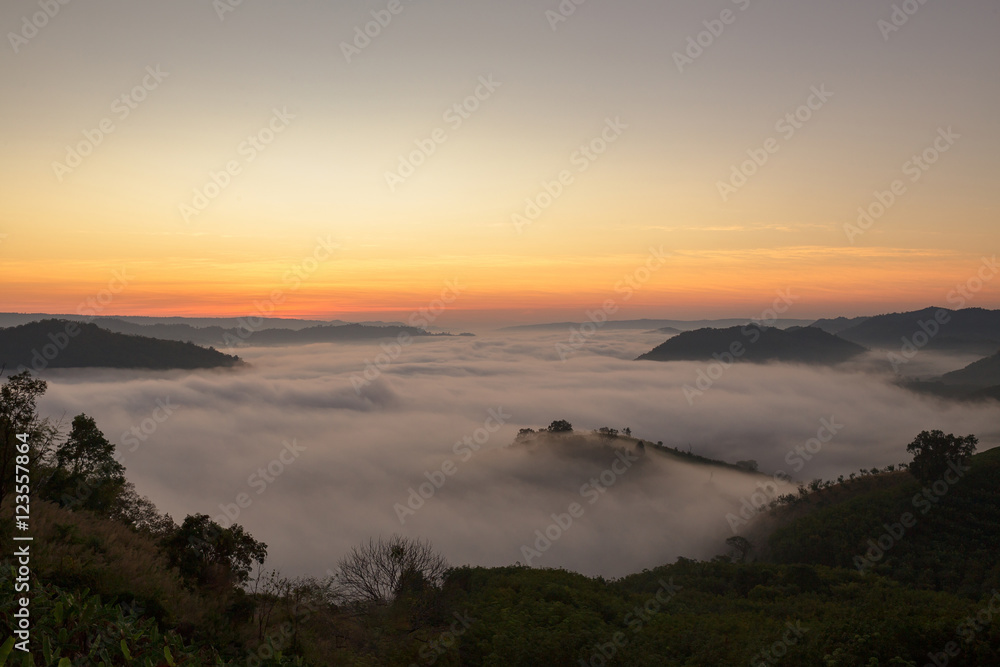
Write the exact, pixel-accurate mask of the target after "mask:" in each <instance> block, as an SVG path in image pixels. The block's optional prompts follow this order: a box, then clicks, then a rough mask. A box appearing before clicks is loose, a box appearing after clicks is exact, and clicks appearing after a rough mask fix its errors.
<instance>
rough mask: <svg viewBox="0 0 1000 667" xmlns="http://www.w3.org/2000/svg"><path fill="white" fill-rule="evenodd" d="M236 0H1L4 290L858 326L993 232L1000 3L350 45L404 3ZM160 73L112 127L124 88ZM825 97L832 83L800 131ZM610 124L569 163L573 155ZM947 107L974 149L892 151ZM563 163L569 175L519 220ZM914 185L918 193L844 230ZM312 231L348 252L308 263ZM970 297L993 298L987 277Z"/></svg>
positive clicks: (472, 8)
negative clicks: (588, 155)
mask: <svg viewBox="0 0 1000 667" xmlns="http://www.w3.org/2000/svg"><path fill="white" fill-rule="evenodd" d="M228 1H229V0H218V1H217V2H216V3H215V5H214V6H213V3H212V2H209V1H207V0H202V1H198V2H192V1H187V0H175V1H172V2H157V3H154V2H148V1H147V2H135V1H132V2H124V1H117V2H115V1H111V0H93V1H89V2H83V1H82V0H76V1H75V2H73V1H70V2H68V4H66V5H56V0H42V2H41V3H39V1H38V0H33V1H31V0H7V1H6V2H5V3H3V6H2V8H0V28H2V30H3V32H4V33H5V35H6V37H5V39H4V44H3V45H0V54H2V55H0V82H2V86H3V87H2V90H3V95H2V96H0V120H2V126H0V127H2V129H0V311H27V312H39V311H40V312H62V313H67V312H69V313H72V312H78V310H79V309H80V306H81V304H82V303H86V300H87V299H88V298H91V299H93V298H95V297H96V296H98V295H100V294H101V290H105V289H108V287H109V284H110V285H111V286H112V287H113V288H114V291H115V294H114V295H113V298H112V299H111V300H110V302H109V303H106V304H104V305H103V306H102V308H101V311H100V313H101V314H133V315H140V314H142V315H160V314H162V315H219V316H240V315H245V314H248V313H251V312H254V311H255V309H256V306H255V305H254V304H255V302H261V301H265V300H267V298H268V295H269V294H270V293H271V292H272V291H273V290H275V289H280V290H282V292H283V295H284V298H283V299H281V303H279V304H275V305H276V307H275V314H278V315H281V316H284V317H310V318H343V319H379V318H381V319H405V318H406V316H407V315H408V313H411V312H413V311H414V310H416V309H419V308H420V307H423V306H426V305H427V304H429V303H430V302H431V301H432V300H433V299H435V298H437V297H438V296H439V295H440V294H441V292H442V290H443V289H445V284H446V281H448V280H455V279H457V280H458V281H459V283H460V284H461V285H462V286H463V289H462V292H461V295H460V296H459V298H458V299H457V300H456V301H455V302H454V303H453V304H452V308H453V310H452V311H450V312H449V314H448V316H446V317H443V318H442V319H441V321H440V323H443V324H447V322H449V321H453V320H454V321H459V320H461V321H476V320H479V321H495V322H500V321H503V322H530V321H547V320H559V319H572V320H583V319H585V312H586V311H587V310H593V309H594V308H598V307H600V305H601V304H602V303H603V302H604V301H605V300H607V299H615V300H616V304H617V305H618V306H619V307H620V310H619V311H618V313H617V314H616V315H615V317H616V318H632V317H663V318H700V317H713V316H747V317H749V316H754V315H758V314H760V313H761V312H762V311H763V310H764V309H765V308H767V307H768V306H769V305H770V304H771V302H772V301H773V300H774V298H775V292H776V291H777V290H785V289H791V290H792V291H793V293H795V294H796V295H797V296H798V298H799V300H798V301H797V302H796V303H795V305H794V307H793V309H792V310H791V311H790V312H789V313H788V314H787V316H788V317H802V318H806V317H818V316H823V315H838V314H845V315H858V314H874V313H878V312H884V311H892V310H904V309H911V308H920V307H924V306H928V305H948V304H946V296H947V295H948V293H949V292H950V291H951V290H952V289H954V287H955V286H956V285H957V284H960V283H965V282H966V281H967V280H969V279H970V278H972V277H974V276H975V275H976V272H977V270H978V269H979V267H980V266H981V264H982V258H983V257H992V256H993V255H995V254H996V252H997V239H998V233H997V223H998V221H1000V204H998V200H997V192H998V190H997V186H996V176H997V167H996V163H997V158H996V156H997V155H998V154H1000V124H998V123H997V122H996V114H997V109H998V108H1000V79H998V77H997V74H996V73H997V65H998V64H1000V5H998V3H997V2H995V0H957V1H954V2H949V3H944V2H927V3H926V4H924V5H922V6H921V5H918V3H916V2H915V0H911V2H910V3H905V4H907V5H908V6H909V5H910V4H912V5H913V6H914V7H917V6H919V9H918V11H916V13H915V14H913V15H912V16H909V17H908V18H907V20H906V22H905V24H902V25H901V26H899V29H898V30H894V31H892V32H887V31H886V30H885V26H886V25H888V24H886V23H883V24H882V27H880V25H879V21H883V22H885V21H891V20H892V15H893V3H892V2H889V1H888V0H875V1H868V0H865V1H862V0H850V1H847V2H837V3H833V2H828V1H824V2H820V1H819V0H738V2H733V1H732V0H714V1H712V2H703V1H702V2H696V1H694V0H679V1H676V2H669V3H666V2H653V1H651V0H646V1H638V0H624V1H623V0H616V1H615V2H610V1H609V0H587V2H584V4H582V5H581V6H578V7H576V10H575V12H574V13H573V14H572V15H571V16H569V17H568V18H567V20H565V21H561V22H559V23H557V24H555V29H553V27H552V25H553V24H552V23H551V15H549V16H548V17H547V15H546V12H547V11H549V12H558V11H559V10H558V8H559V2H557V0H549V1H543V2H537V3H535V2H475V1H470V0H465V1H461V0H439V1H431V0H423V1H422V0H413V1H411V0H400V3H399V5H398V7H399V8H401V11H400V12H399V13H398V14H395V15H392V18H391V21H390V22H388V25H386V26H385V27H383V28H381V29H380V34H378V36H376V37H375V38H373V39H371V41H370V44H368V45H367V46H365V48H364V49H363V50H360V53H354V54H353V55H352V57H351V62H348V59H347V57H345V54H344V52H343V47H342V43H345V42H347V43H350V42H352V41H353V40H354V39H355V36H356V32H355V29H356V28H359V27H360V28H361V29H362V30H363V28H364V25H365V24H366V23H368V22H370V21H372V20H373V16H372V12H380V11H381V10H385V9H386V8H387V7H388V6H389V5H390V4H392V3H390V2H389V1H388V0H385V1H381V0H375V1H371V2H337V3H333V2H330V3H326V2H319V1H318V0H302V1H298V2H281V3H272V2H263V1H260V0H244V1H243V2H242V3H241V4H240V5H239V6H237V7H230V9H232V11H227V12H224V13H222V14H221V18H220V12H219V10H218V7H221V6H227V7H228V4H227V3H228ZM48 2H51V3H52V4H53V6H58V12H57V13H55V15H54V16H52V17H51V18H49V17H44V18H45V21H43V20H42V18H43V15H41V14H37V13H38V12H41V11H42V9H41V5H45V4H47V3H48ZM568 4H570V3H569V2H568V0H567V2H566V3H564V6H565V5H568ZM896 4H897V5H899V6H902V4H904V3H901V2H899V3H896ZM725 10H728V11H729V12H731V14H727V15H726V16H727V18H729V19H730V24H729V25H723V24H718V23H717V24H713V25H712V27H714V28H716V30H717V31H718V28H719V26H720V25H722V27H723V30H722V31H721V34H719V35H718V36H713V37H712V39H711V40H708V39H707V37H708V33H705V34H703V35H702V36H701V38H702V41H703V43H708V42H709V41H710V42H711V43H710V44H709V45H708V46H707V47H705V48H704V49H703V52H702V53H701V54H700V55H698V56H697V58H695V59H693V62H689V63H688V64H686V66H685V67H684V68H683V71H679V68H678V65H677V63H676V58H675V55H674V54H675V53H676V52H683V51H685V49H687V48H688V46H689V41H688V39H689V37H690V38H693V39H697V38H698V35H699V33H701V32H703V31H706V30H707V29H708V28H707V27H706V25H705V23H704V22H705V21H709V22H711V21H713V20H714V19H718V18H719V17H720V15H721V14H722V12H723V11H725ZM50 11H52V9H51V8H50ZM899 11H902V10H899ZM36 14H37V16H35V19H34V20H35V22H36V23H39V24H42V23H45V25H44V26H43V27H41V28H40V29H38V30H37V34H35V31H34V30H33V28H25V21H26V20H27V21H28V22H30V21H31V20H32V18H31V17H32V16H33V15H36ZM900 16H902V14H900V13H897V15H896V20H897V22H898V23H903V22H902V21H901V20H900ZM25 17H27V19H26V18H25ZM383 17H384V15H383ZM12 34H14V35H20V36H21V37H26V38H25V39H22V38H19V37H12ZM27 37H30V38H27ZM692 53H694V54H696V55H697V52H696V51H692ZM157 67H159V68H160V70H161V71H162V72H166V73H168V74H167V76H166V77H165V78H163V79H162V81H161V82H159V83H158V84H156V85H155V87H152V89H151V90H148V91H140V92H143V93H145V97H146V99H144V100H143V101H141V102H138V103H137V104H135V108H134V109H128V115H127V117H124V113H123V111H122V110H123V109H125V108H126V107H124V106H123V104H122V103H121V102H116V100H117V99H119V98H120V97H121V96H122V95H123V94H128V93H129V91H130V90H132V89H133V88H135V87H136V86H140V85H142V83H143V80H144V78H145V80H146V81H147V82H153V79H151V78H149V77H148V76H147V72H148V70H147V68H153V69H156V68H157ZM481 77H485V78H489V77H492V79H493V80H494V81H496V82H499V84H500V85H499V87H498V88H496V90H495V91H494V92H492V94H490V95H489V97H488V98H487V99H485V100H483V101H482V102H481V103H479V108H478V109H477V110H475V111H474V112H472V113H471V114H469V117H468V118H467V119H464V120H463V122H462V123H461V126H459V127H455V126H454V124H452V123H449V122H448V121H447V119H446V118H445V115H444V114H445V112H446V111H447V110H448V109H449V108H450V107H452V106H453V105H455V104H457V103H461V102H462V101H463V100H464V99H465V98H467V97H468V96H469V95H471V94H473V92H474V91H475V90H476V89H477V86H480V83H479V81H480V78H481ZM813 87H817V88H819V87H825V89H826V90H827V91H829V92H831V93H832V97H830V98H829V99H828V100H827V101H826V102H825V103H823V104H822V105H816V106H819V107H820V108H818V109H817V110H815V111H814V112H812V117H811V118H810V119H809V120H807V121H806V122H804V123H802V124H801V127H800V128H799V129H796V131H795V133H794V135H793V136H791V137H786V136H784V133H783V132H782V131H781V130H779V127H778V126H777V125H776V124H777V123H778V122H779V121H780V120H781V119H783V118H784V117H785V115H786V114H788V113H790V112H794V111H795V110H796V109H797V108H798V107H799V106H800V105H802V104H804V103H806V102H807V100H808V98H809V97H810V94H811V92H810V91H811V89H812V88H813ZM480 90H481V91H482V90H483V89H480ZM814 102H815V98H814ZM274 109H278V110H282V109H284V110H287V112H288V113H289V114H291V115H293V116H294V118H292V119H290V120H288V123H287V126H286V127H284V128H283V129H282V131H281V132H279V133H276V134H275V136H274V140H273V142H272V143H270V144H269V145H267V146H266V147H265V148H264V149H263V150H261V151H259V152H258V153H257V155H256V157H255V159H253V161H252V162H251V161H250V160H249V159H248V152H247V151H246V150H241V148H240V147H241V144H242V142H244V141H246V140H247V137H248V136H250V135H256V134H258V132H260V131H261V130H262V129H264V128H267V127H268V124H269V122H272V118H273V116H274ZM616 118H617V119H620V121H621V122H622V123H624V124H625V125H627V128H626V129H624V130H623V131H622V132H621V134H620V136H619V137H618V138H617V139H616V141H614V143H611V144H610V145H609V146H608V148H607V151H606V152H605V153H604V154H603V155H601V156H600V157H599V158H597V159H596V160H595V161H593V162H592V163H590V164H589V165H588V168H587V169H586V170H585V171H581V170H580V166H581V163H580V162H579V160H576V161H574V158H573V155H574V153H575V152H576V151H577V150H578V149H579V147H580V146H581V145H583V144H586V143H589V142H590V141H591V140H592V139H595V138H597V137H599V136H600V135H601V132H602V129H603V128H604V127H605V126H606V122H607V119H616ZM102 121H103V122H104V123H105V127H109V125H108V124H109V123H110V126H113V131H112V132H110V133H109V134H106V135H105V136H104V137H103V139H102V140H101V142H100V144H99V145H97V146H96V147H95V148H94V149H93V151H92V153H91V154H90V155H88V156H87V157H85V158H83V159H82V162H81V164H80V165H79V166H78V167H76V168H74V169H72V171H70V172H69V173H62V174H61V175H57V173H56V169H55V168H54V163H57V162H60V163H65V162H66V160H67V149H68V147H71V146H72V147H75V146H77V145H78V144H80V142H85V141H87V140H86V139H85V134H84V133H85V132H86V131H94V130H96V129H97V128H99V127H100V126H101V124H102ZM437 128H440V129H441V131H442V134H443V136H446V137H447V140H446V141H445V142H444V143H443V144H440V145H438V146H437V148H436V150H435V151H434V154H433V155H431V156H429V157H428V158H427V159H426V161H425V163H424V164H423V165H422V166H420V167H419V168H417V169H416V171H415V173H414V174H413V175H412V176H411V177H409V178H408V179H406V181H405V183H402V184H401V185H399V186H398V187H396V188H395V190H394V191H393V190H392V189H391V188H390V187H389V185H387V182H386V176H385V174H386V172H388V171H392V170H396V169H397V168H398V166H399V160H400V156H401V155H406V154H409V153H410V152H411V151H414V150H416V144H415V142H416V141H419V140H425V139H427V138H428V137H430V136H431V135H432V133H433V132H434V131H435V129H437ZM947 128H951V130H952V132H953V133H954V134H957V135H959V138H957V139H956V140H954V141H953V143H952V144H951V145H950V146H949V148H948V150H947V152H944V153H943V154H941V155H940V158H939V160H938V161H937V162H936V163H935V164H934V165H933V166H930V167H929V169H927V170H926V171H925V172H921V173H920V178H919V180H916V181H914V180H913V178H912V176H911V175H909V174H908V173H906V171H905V167H904V164H905V163H907V161H908V160H910V159H911V158H912V157H913V156H914V155H919V154H921V153H923V151H924V150H925V149H927V148H929V147H931V146H933V145H934V141H935V139H936V138H937V137H938V136H939V131H940V130H942V129H947ZM442 134H439V136H442ZM769 138H774V139H775V144H773V145H777V146H778V150H777V152H776V153H774V154H772V155H770V156H769V158H768V160H767V162H766V164H764V165H763V166H761V167H760V168H759V169H758V170H757V173H756V174H754V175H752V176H751V177H750V178H749V179H748V180H747V183H746V185H744V186H743V187H741V188H740V189H739V190H738V191H737V192H735V193H732V194H731V196H729V197H728V199H727V200H726V201H723V198H722V196H720V192H719V188H718V183H719V182H720V181H725V180H727V179H729V177H730V174H731V172H732V170H733V167H734V165H739V164H740V163H742V162H743V161H745V160H746V159H748V156H747V151H748V150H749V151H759V150H760V149H761V148H762V147H763V146H765V142H766V141H767V140H768V139H769ZM939 145H943V144H940V142H939ZM85 148H86V147H85ZM230 161H234V162H235V163H236V164H237V166H239V173H238V174H237V175H235V176H233V177H232V180H231V183H230V184H229V186H228V187H226V188H224V189H222V190H221V192H220V193H219V194H218V196H217V197H216V198H214V199H213V200H212V201H211V202H210V203H209V205H208V206H207V208H205V210H204V211H202V212H200V213H199V214H198V215H197V216H189V219H188V220H185V218H184V216H183V215H182V213H181V210H180V206H181V205H182V204H191V203H192V201H193V198H194V192H195V190H203V189H204V188H205V186H206V185H207V184H208V183H210V182H211V181H210V176H209V174H210V172H213V171H214V172H219V171H222V170H224V169H225V168H226V165H227V163H229V162H230ZM563 170H566V171H568V172H570V173H571V175H572V183H570V184H568V185H566V186H565V187H564V188H563V192H562V194H561V195H560V196H559V197H558V198H556V199H555V201H554V202H553V203H552V205H551V206H550V207H548V208H547V209H546V210H544V211H543V212H542V213H541V215H540V216H538V217H537V219H535V220H533V221H532V222H531V224H529V225H525V226H522V227H521V228H520V230H518V229H516V228H515V225H514V224H513V222H512V216H513V215H514V214H517V213H521V214H523V213H524V211H525V207H526V199H529V198H536V197H537V196H538V195H539V194H540V193H542V192H544V190H543V187H542V182H543V181H553V180H555V179H557V178H558V175H559V173H560V172H561V171H563ZM60 179H61V180H60ZM897 179H898V180H900V181H901V182H902V183H903V185H904V187H905V193H903V194H902V195H900V196H897V197H896V200H897V201H896V202H895V203H894V204H893V205H891V206H889V207H888V210H887V212H886V213H885V214H884V215H883V216H882V217H880V218H879V219H877V220H875V221H874V223H873V224H872V225H871V227H870V229H868V230H867V231H866V232H865V233H864V234H861V235H857V236H855V238H853V240H852V239H849V238H848V234H847V233H846V232H845V229H844V226H845V224H852V223H854V222H855V220H856V219H857V218H858V208H859V207H865V208H867V207H869V206H870V205H872V203H873V202H875V201H876V200H875V196H874V193H875V192H876V191H886V190H889V189H890V187H891V185H892V183H893V181H894V180H897ZM317 238H324V239H330V241H331V242H332V243H335V244H337V245H338V248H337V249H336V251H334V252H333V253H332V255H331V256H330V258H329V259H328V260H326V261H324V262H319V263H318V265H317V266H316V267H315V270H312V271H307V270H305V269H308V268H312V267H311V266H310V262H311V260H310V259H308V258H310V257H312V256H313V255H314V252H315V251H316V249H317V247H318V246H317ZM651 247H652V248H662V249H663V251H664V252H666V253H669V254H670V257H669V258H668V260H667V262H666V263H665V264H664V265H663V266H662V267H661V268H659V270H657V271H655V272H653V273H652V274H651V275H650V277H649V279H648V281H646V282H644V283H642V285H641V289H638V290H636V291H634V294H633V295H632V296H631V298H629V299H627V300H626V299H625V298H624V296H623V293H622V292H616V290H615V286H616V284H618V283H619V281H621V280H622V279H623V278H624V277H625V276H634V275H636V274H635V272H636V270H637V269H639V267H642V266H644V265H645V262H646V259H647V257H648V254H649V248H651ZM293 267H299V269H300V271H303V273H302V276H303V279H301V282H300V284H297V285H296V283H295V282H293V281H291V280H290V279H289V277H288V276H289V271H291V270H292V269H293ZM303 267H305V269H303ZM122 269H124V270H125V272H126V275H128V276H130V278H129V280H128V281H127V284H126V285H125V286H124V287H123V288H122V289H119V286H118V283H116V282H114V281H115V280H116V279H115V277H114V276H115V272H116V271H121V270H122ZM639 276H642V272H641V271H640V274H639ZM293 286H295V289H293ZM967 305H970V306H982V307H992V308H997V307H1000V280H996V281H994V282H989V283H987V284H986V285H985V287H984V288H983V289H982V290H981V291H979V292H977V293H976V294H975V295H974V298H972V299H970V300H968V304H967Z"/></svg>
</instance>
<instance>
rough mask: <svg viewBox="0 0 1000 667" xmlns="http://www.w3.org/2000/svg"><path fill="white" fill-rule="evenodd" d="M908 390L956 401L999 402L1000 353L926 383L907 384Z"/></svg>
mask: <svg viewBox="0 0 1000 667" xmlns="http://www.w3.org/2000/svg"><path fill="white" fill-rule="evenodd" d="M904 386H905V387H907V388H908V389H912V390H914V391H918V392H921V393H925V394H935V395H937V396H943V397H945V398H957V399H971V400H980V399H990V398H992V399H996V400H1000V352H997V353H996V354H994V355H992V356H990V357H986V358H985V359H980V360H979V361H976V362H973V363H971V364H969V365H968V366H966V367H965V368H962V369H960V370H957V371H952V372H951V373H945V374H944V375H942V376H941V377H939V378H937V379H935V380H930V381H927V382H909V383H905V384H904Z"/></svg>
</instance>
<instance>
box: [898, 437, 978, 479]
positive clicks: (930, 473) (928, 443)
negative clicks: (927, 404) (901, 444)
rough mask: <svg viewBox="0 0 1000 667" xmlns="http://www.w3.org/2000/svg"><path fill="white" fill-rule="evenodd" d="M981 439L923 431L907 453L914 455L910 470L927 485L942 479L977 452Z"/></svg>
mask: <svg viewBox="0 0 1000 667" xmlns="http://www.w3.org/2000/svg"><path fill="white" fill-rule="evenodd" d="M978 444H979V439H978V438H976V436H974V435H967V436H965V437H964V438H961V437H957V436H955V435H953V434H951V433H949V434H948V435H945V434H944V432H943V431H922V432H921V433H920V435H918V436H917V437H916V438H915V439H914V440H913V442H911V443H910V444H909V445H907V446H906V451H907V452H909V453H910V454H913V462H912V463H910V465H909V470H910V472H911V473H912V474H913V476H914V477H916V478H917V479H919V480H920V481H921V482H923V483H925V484H927V483H931V482H935V481H937V480H939V479H941V478H942V477H943V476H944V474H945V473H946V472H947V471H948V468H949V467H950V466H951V465H952V464H955V463H964V462H965V461H968V460H969V458H971V457H972V455H973V454H974V453H975V451H976V445H978Z"/></svg>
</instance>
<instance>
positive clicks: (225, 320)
mask: <svg viewBox="0 0 1000 667" xmlns="http://www.w3.org/2000/svg"><path fill="white" fill-rule="evenodd" d="M247 319H248V318H246V317H242V318H236V317H146V316H141V315H96V316H90V315H78V314H73V315H68V314H54V313H0V327H16V326H18V325H19V324H28V323H29V322H40V321H41V320H70V321H72V322H92V323H93V324H96V325H97V326H100V327H104V323H105V322H108V321H111V320H115V321H120V322H127V323H129V324H141V325H152V324H186V325H188V326H191V327H195V328H204V327H219V328H222V329H234V328H236V327H238V326H240V325H241V324H243V323H244V322H245V321H246V320H247ZM341 324H364V325H367V326H375V327H382V326H402V325H403V323H402V322H346V321H344V320H297V319H286V318H281V317H266V318H261V321H260V322H259V324H258V325H257V326H256V327H255V328H257V329H292V330H298V329H305V328H306V327H316V326H338V325H341ZM104 328H107V327H104Z"/></svg>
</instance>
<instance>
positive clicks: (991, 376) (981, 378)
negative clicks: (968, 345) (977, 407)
mask: <svg viewBox="0 0 1000 667" xmlns="http://www.w3.org/2000/svg"><path fill="white" fill-rule="evenodd" d="M941 382H943V383H945V384H947V385H964V386H968V387H971V388H974V389H985V388H987V387H996V386H998V385H1000V352H997V353H996V354H994V355H993V356H992V357H986V358H985V359H980V360H979V361H976V362H973V363H971V364H969V365H968V366H966V367H965V368H963V369H961V370H957V371H952V372H951V373H946V374H945V375H942V376H941Z"/></svg>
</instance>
